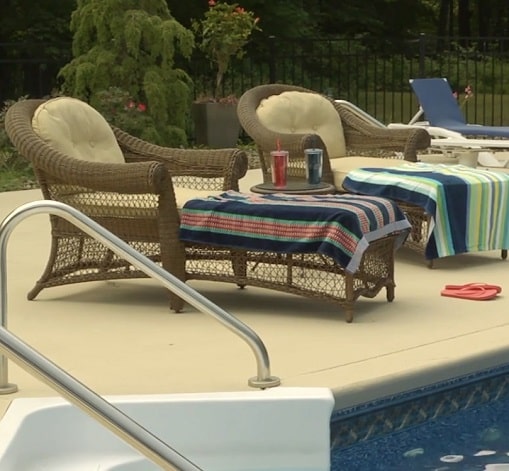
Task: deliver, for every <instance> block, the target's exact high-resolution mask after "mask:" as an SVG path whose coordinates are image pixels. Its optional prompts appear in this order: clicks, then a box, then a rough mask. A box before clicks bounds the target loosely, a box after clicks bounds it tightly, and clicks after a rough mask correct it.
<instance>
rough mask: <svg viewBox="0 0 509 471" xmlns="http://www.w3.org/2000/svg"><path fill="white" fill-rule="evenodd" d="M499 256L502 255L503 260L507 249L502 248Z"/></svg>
mask: <svg viewBox="0 0 509 471" xmlns="http://www.w3.org/2000/svg"><path fill="white" fill-rule="evenodd" d="M500 256H501V257H502V260H505V259H506V258H507V249H502V252H501V254H500Z"/></svg>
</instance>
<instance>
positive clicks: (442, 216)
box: [343, 163, 509, 268]
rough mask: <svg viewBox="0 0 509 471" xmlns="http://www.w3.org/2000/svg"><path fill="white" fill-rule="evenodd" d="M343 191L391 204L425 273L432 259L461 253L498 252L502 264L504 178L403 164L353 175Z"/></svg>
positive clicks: (508, 181)
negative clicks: (404, 220) (407, 226)
mask: <svg viewBox="0 0 509 471" xmlns="http://www.w3.org/2000/svg"><path fill="white" fill-rule="evenodd" d="M343 186H344V188H345V189H346V190H348V191H351V192H354V193H357V194H364V195H377V196H383V197H386V198H391V199H393V200H394V201H396V202H397V204H398V206H399V207H400V208H401V209H402V210H403V212H404V213H405V214H406V217H407V219H408V220H409V222H410V223H411V226H412V229H411V231H410V234H409V236H408V238H407V240H406V242H405V245H407V246H408V247H409V248H411V249H413V250H415V251H417V252H418V253H421V254H423V255H424V256H425V257H426V259H427V263H428V266H429V267H430V268H431V267H432V266H433V261H434V259H436V258H441V257H446V256H451V255H456V254H460V253H466V252H474V251H475V252H477V251H482V250H498V249H500V250H501V257H502V259H506V258H507V248H508V246H509V236H508V234H507V231H506V229H505V228H506V227H507V226H506V223H507V219H508V215H507V214H506V213H507V209H508V208H507V204H506V196H505V195H506V194H507V191H509V176H508V175H505V174H502V173H497V172H492V171H486V170H478V169H471V168H468V167H464V166H453V167H451V166H449V165H443V164H438V165H435V164H425V163H409V164H407V167H406V168H403V167H398V168H386V169H358V170H353V171H351V172H350V173H349V174H348V176H347V178H346V179H345V180H344V182H343ZM481 202H482V208H481ZM493 214H496V215H498V216H497V217H495V218H492V217H491V215H493ZM469 221H470V223H469Z"/></svg>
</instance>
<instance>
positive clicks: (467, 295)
mask: <svg viewBox="0 0 509 471" xmlns="http://www.w3.org/2000/svg"><path fill="white" fill-rule="evenodd" d="M440 294H441V295H442V296H447V297H450V298H460V299H470V300H472V301H488V300H490V299H494V298H496V297H497V294H498V291H497V289H495V288H485V287H484V286H470V287H468V288H460V289H447V288H445V289H443V290H442V291H440Z"/></svg>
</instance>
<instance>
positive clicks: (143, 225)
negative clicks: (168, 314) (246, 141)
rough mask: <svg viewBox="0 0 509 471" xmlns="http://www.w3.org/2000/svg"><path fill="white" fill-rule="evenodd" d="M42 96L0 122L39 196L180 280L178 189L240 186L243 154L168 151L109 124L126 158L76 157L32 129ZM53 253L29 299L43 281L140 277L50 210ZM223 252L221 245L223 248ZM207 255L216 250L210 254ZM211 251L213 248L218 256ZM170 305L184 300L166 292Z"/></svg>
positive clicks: (177, 305) (182, 275) (182, 272)
mask: <svg viewBox="0 0 509 471" xmlns="http://www.w3.org/2000/svg"><path fill="white" fill-rule="evenodd" d="M43 102H44V100H25V101H20V102H17V103H16V104H14V105H13V106H12V107H11V108H10V109H9V110H8V112H7V115H6V119H5V127H6V131H7V134H8V136H9V138H10V139H11V141H12V143H13V144H14V146H15V147H16V149H17V150H18V152H19V153H20V154H21V155H22V156H23V157H25V158H26V159H28V160H29V161H30V162H31V163H32V165H33V168H34V170H35V174H36V177H37V180H38V182H39V185H40V188H41V190H42V194H43V196H44V198H45V199H51V200H57V201H62V202H64V203H67V204H70V205H72V206H73V207H75V208H77V209H78V210H80V211H81V212H83V213H84V214H86V215H87V216H90V217H91V218H93V219H94V220H96V221H97V222H98V223H100V224H101V225H103V226H104V227H105V228H107V229H109V230H110V231H111V232H113V233H114V234H116V235H117V236H119V237H120V238H122V239H123V240H125V241H126V242H128V243H129V244H130V245H131V246H132V247H134V248H135V249H136V250H138V251H139V252H140V253H142V254H144V255H146V256H147V257H149V258H150V259H152V260H153V261H156V262H158V263H161V264H162V266H163V267H164V268H165V269H167V270H168V271H169V272H171V273H172V274H173V275H175V276H176V277H178V278H179V279H181V280H186V279H189V278H192V277H193V276H194V275H193V274H189V273H187V272H186V261H187V259H188V258H190V257H193V256H194V257H198V256H201V257H202V258H206V257H205V255H204V253H205V252H204V251H202V252H201V253H200V254H198V255H196V250H194V249H192V248H190V249H189V250H192V255H189V254H187V253H186V247H185V245H184V244H183V243H182V242H181V241H180V240H179V227H180V218H179V211H178V207H177V201H176V196H175V195H176V192H177V190H178V189H179V188H183V187H186V188H191V189H197V190H207V191H222V190H229V189H233V190H238V180H239V179H240V178H241V177H243V176H244V175H245V173H246V171H247V157H246V155H245V153H244V152H243V151H240V150H237V149H215V150H204V149H200V150H194V149H173V148H163V147H160V146H156V145H153V144H149V143H147V142H144V141H142V140H140V139H137V138H135V137H133V136H130V135H128V134H126V133H125V132H123V131H121V130H120V129H117V128H113V131H114V134H115V137H116V139H117V142H118V144H119V146H120V149H121V150H122V153H123V154H124V158H125V162H126V163H103V162H90V161H84V160H78V159H76V158H73V157H70V156H68V155H65V154H63V153H62V152H59V151H57V150H55V149H54V148H53V147H51V146H50V145H48V144H47V143H46V142H45V141H44V140H42V139H41V138H40V137H39V135H38V134H36V133H35V132H34V129H33V127H32V117H33V115H34V112H35V111H36V109H37V108H38V107H39V105H41V104H42V103H43ZM50 220H51V237H52V239H51V244H52V245H51V252H50V256H49V260H48V262H47V265H46V269H45V271H44V273H43V274H42V276H41V278H40V279H39V281H37V283H36V285H35V287H34V288H33V289H32V290H31V291H30V292H29V293H28V299H33V298H35V297H36V296H37V295H38V293H39V292H40V291H41V290H42V289H44V288H48V287H52V286H59V285H65V284H69V283H80V282H84V281H97V280H111V279H126V278H140V277H145V276H146V275H145V274H144V273H143V272H141V271H139V270H137V269H135V268H134V267H133V266H131V265H130V264H129V263H128V262H126V261H125V260H122V259H120V258H119V257H117V256H116V255H115V254H113V253H112V252H111V251H110V250H109V249H107V248H106V247H105V246H104V245H103V244H101V243H100V242H97V241H95V240H94V239H92V238H91V237H89V236H87V235H86V234H84V233H83V232H82V231H80V230H79V229H77V228H76V227H75V226H74V225H72V224H71V223H69V222H67V221H66V220H64V219H62V218H59V217H56V216H50ZM223 252H224V251H223ZM208 255H209V256H211V257H212V258H213V256H214V251H213V250H211V251H209V252H208ZM216 255H217V254H216ZM170 306H171V308H172V309H174V310H175V311H180V310H181V309H182V307H183V301H182V300H181V299H180V298H178V297H177V296H175V295H173V294H170Z"/></svg>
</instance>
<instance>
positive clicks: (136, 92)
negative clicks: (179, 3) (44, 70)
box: [59, 0, 194, 146]
mask: <svg viewBox="0 0 509 471" xmlns="http://www.w3.org/2000/svg"><path fill="white" fill-rule="evenodd" d="M71 31H72V32H73V34H74V36H73V56H74V58H73V59H72V60H71V62H69V63H68V64H67V65H65V66H64V67H63V68H62V69H61V70H60V73H59V76H60V78H61V79H62V80H63V83H62V93H63V94H66V95H71V96H75V97H77V98H80V99H82V100H85V101H87V102H89V103H91V104H92V105H93V106H96V107H97V106H100V103H101V97H102V99H104V94H105V93H106V94H112V93H111V90H112V87H113V88H117V89H120V90H121V91H122V93H125V94H127V96H128V97H129V100H132V101H134V102H136V103H144V104H145V105H146V106H147V110H146V114H147V116H148V117H150V118H151V120H152V121H151V122H152V124H153V125H152V126H151V127H150V128H149V129H147V130H145V131H144V133H145V135H147V134H149V135H150V136H151V137H152V139H151V141H152V142H155V143H157V144H161V145H170V146H179V145H184V144H186V141H187V139H186V133H185V131H184V129H185V124H186V122H187V119H188V114H189V109H190V106H189V105H190V102H191V89H192V80H191V78H190V77H189V76H188V75H187V74H186V73H185V72H184V71H183V70H182V69H179V68H178V67H177V66H176V63H175V62H176V60H177V59H178V58H180V57H181V58H184V59H188V58H189V57H190V55H191V52H192V50H193V48H194V35H193V33H192V32H191V31H190V30H188V29H186V28H184V27H183V26H182V25H181V24H179V23H178V22H177V21H176V20H175V19H174V18H173V17H172V16H171V15H170V12H169V10H168V8H167V5H166V3H165V2H164V0H143V1H136V0H78V6H77V9H76V10H75V11H74V12H73V14H72V17H71ZM112 95H114V96H115V97H117V92H114V93H113V94H112Z"/></svg>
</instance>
